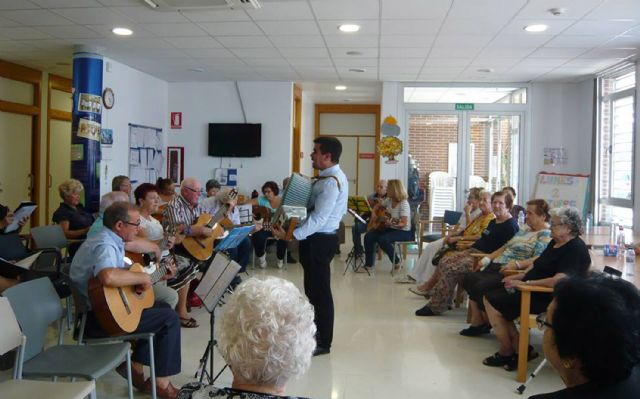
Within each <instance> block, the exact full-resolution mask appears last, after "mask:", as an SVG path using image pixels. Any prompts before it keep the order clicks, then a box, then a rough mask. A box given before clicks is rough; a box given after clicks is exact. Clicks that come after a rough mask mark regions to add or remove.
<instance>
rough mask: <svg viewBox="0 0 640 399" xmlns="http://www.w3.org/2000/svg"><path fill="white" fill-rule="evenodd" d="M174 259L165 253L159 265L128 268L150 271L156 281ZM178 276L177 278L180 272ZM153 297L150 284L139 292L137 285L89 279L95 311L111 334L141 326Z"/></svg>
mask: <svg viewBox="0 0 640 399" xmlns="http://www.w3.org/2000/svg"><path fill="white" fill-rule="evenodd" d="M129 255H133V256H134V258H136V259H141V260H143V261H149V259H150V258H149V255H148V254H131V253H129ZM173 261H174V260H173V257H166V258H164V259H163V260H162V261H160V264H159V265H156V263H155V262H150V263H149V265H148V266H146V267H145V266H142V265H141V264H140V263H134V264H133V265H132V266H131V267H130V268H129V271H131V272H136V273H146V274H148V275H149V276H150V277H151V284H152V285H153V284H155V283H157V282H158V281H161V280H162V279H163V278H164V277H165V276H166V275H167V274H168V273H169V265H170V264H171V263H172V262H173ZM196 273H197V270H196ZM194 277H195V273H194ZM175 278H178V276H176V277H175ZM175 278H174V279H175ZM174 279H172V280H174ZM192 279H193V278H191V279H190V280H188V281H187V282H189V281H191V280H192ZM184 284H186V283H184ZM184 284H182V285H184ZM176 289H178V288H176ZM154 300H155V296H154V294H153V289H151V288H150V289H148V290H145V291H142V292H138V290H137V288H136V287H135V286H127V287H105V286H103V285H102V283H101V282H100V279H98V278H97V277H93V278H91V279H90V280H89V301H90V302H91V309H92V310H93V311H94V313H95V315H96V318H97V319H98V323H100V326H101V327H102V329H103V330H104V331H105V332H107V333H108V334H109V335H111V336H117V335H122V334H129V333H131V332H133V331H135V329H136V328H138V324H140V317H141V316H142V311H143V310H144V309H147V308H150V307H152V306H153V302H154Z"/></svg>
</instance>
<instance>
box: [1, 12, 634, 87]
mask: <svg viewBox="0 0 640 399" xmlns="http://www.w3.org/2000/svg"><path fill="white" fill-rule="evenodd" d="M174 1H175V0H174ZM259 2H260V4H261V5H262V8H260V9H257V10H246V11H245V10H243V9H236V10H231V9H220V8H216V9H211V10H191V11H185V10H183V11H156V10H153V9H151V8H150V7H148V6H147V5H146V4H145V3H144V1H143V0H0V59H5V60H9V61H12V62H16V63H19V64H23V65H28V66H32V67H36V68H38V69H43V70H48V71H51V72H53V73H58V74H63V75H66V76H70V74H71V67H70V65H69V64H70V63H71V55H72V53H73V45H74V44H85V45H92V46H100V47H101V48H102V53H103V54H104V55H106V56H108V57H111V58H113V59H115V60H118V61H120V62H123V63H125V64H127V65H130V66H132V67H134V68H136V69H139V70H141V71H144V72H147V73H149V74H151V75H154V76H157V77H159V78H161V79H164V80H167V81H172V82H173V81H204V80H286V81H298V82H328V83H332V84H333V83H337V82H348V83H350V84H362V85H361V87H367V86H371V87H375V86H378V87H379V83H378V82H381V81H431V82H529V81H580V80H582V79H584V78H586V77H588V76H590V75H592V74H593V73H594V72H597V71H598V70H601V69H603V68H605V67H607V66H610V65H613V64H615V63H617V62H619V61H621V60H622V59H624V58H627V57H635V56H636V54H637V53H638V51H639V49H640V0H528V1H527V0H259ZM553 7H563V8H566V12H565V13H564V14H563V15H561V16H557V17H556V16H553V15H551V14H550V13H549V12H548V11H547V10H548V9H550V8H553ZM346 22H349V23H358V24H360V25H361V27H362V29H361V30H360V32H358V33H355V34H343V33H340V32H339V31H338V30H337V27H338V25H340V24H341V23H346ZM531 23H545V24H548V25H549V26H550V28H549V30H548V31H547V32H544V33H538V34H530V33H527V32H525V31H523V29H522V28H523V27H524V26H525V25H527V24H531ZM115 26H124V27H128V28H130V29H132V30H133V31H134V35H133V36H131V37H116V36H114V35H113V34H112V33H111V29H112V28H113V27H115ZM354 51H355V52H357V53H356V55H347V52H354ZM350 68H364V69H365V72H363V73H358V72H351V71H349V69H350ZM193 69H201V70H203V71H202V72H196V71H193ZM479 69H491V70H492V72H490V73H487V72H479V71H478V70H479Z"/></svg>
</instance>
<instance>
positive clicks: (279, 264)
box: [278, 259, 284, 269]
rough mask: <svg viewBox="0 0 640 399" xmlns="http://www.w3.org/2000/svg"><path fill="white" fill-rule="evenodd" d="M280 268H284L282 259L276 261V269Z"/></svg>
mask: <svg viewBox="0 0 640 399" xmlns="http://www.w3.org/2000/svg"><path fill="white" fill-rule="evenodd" d="M282 266H284V261H283V260H282V259H278V269H282Z"/></svg>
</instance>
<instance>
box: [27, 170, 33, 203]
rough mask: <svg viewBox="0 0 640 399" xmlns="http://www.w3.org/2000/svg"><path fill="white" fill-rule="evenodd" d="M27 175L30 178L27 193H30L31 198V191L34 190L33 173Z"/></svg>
mask: <svg viewBox="0 0 640 399" xmlns="http://www.w3.org/2000/svg"><path fill="white" fill-rule="evenodd" d="M27 177H28V178H29V187H28V188H27V194H28V195H29V198H31V193H32V191H33V173H29V174H28V175H27Z"/></svg>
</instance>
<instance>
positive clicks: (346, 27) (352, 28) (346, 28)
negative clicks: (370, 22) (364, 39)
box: [338, 24, 360, 33]
mask: <svg viewBox="0 0 640 399" xmlns="http://www.w3.org/2000/svg"><path fill="white" fill-rule="evenodd" d="M338 29H339V30H340V32H344V33H354V32H357V31H359V30H360V25H356V24H342V25H340V26H338Z"/></svg>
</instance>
